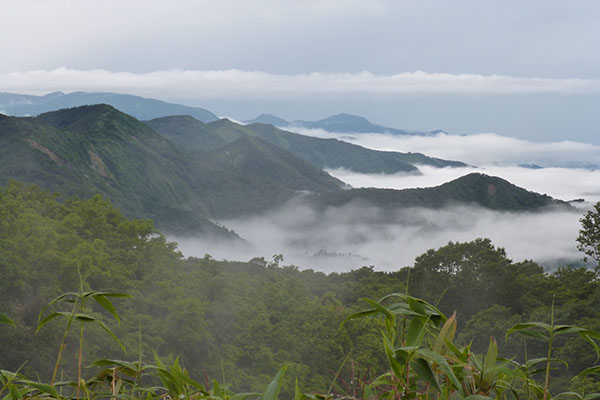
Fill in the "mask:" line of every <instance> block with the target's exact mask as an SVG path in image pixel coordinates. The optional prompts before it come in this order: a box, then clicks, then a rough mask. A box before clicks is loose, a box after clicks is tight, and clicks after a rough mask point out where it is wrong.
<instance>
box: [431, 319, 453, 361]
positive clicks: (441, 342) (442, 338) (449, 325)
mask: <svg viewBox="0 0 600 400" xmlns="http://www.w3.org/2000/svg"><path fill="white" fill-rule="evenodd" d="M455 334H456V312H454V313H453V314H452V315H451V316H450V318H448V319H447V320H446V322H445V323H444V325H443V326H442V329H440V333H439V334H438V336H437V338H436V339H435V343H434V345H433V351H435V352H436V353H439V354H444V353H445V350H446V349H445V348H444V347H448V346H447V343H448V342H449V343H452V342H453V341H454V335H455ZM455 354H456V353H455Z"/></svg>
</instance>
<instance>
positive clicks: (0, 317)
mask: <svg viewBox="0 0 600 400" xmlns="http://www.w3.org/2000/svg"><path fill="white" fill-rule="evenodd" d="M0 324H7V325H12V326H13V327H15V328H16V327H17V326H16V325H15V323H14V322H12V320H11V319H10V318H8V316H6V314H2V313H0Z"/></svg>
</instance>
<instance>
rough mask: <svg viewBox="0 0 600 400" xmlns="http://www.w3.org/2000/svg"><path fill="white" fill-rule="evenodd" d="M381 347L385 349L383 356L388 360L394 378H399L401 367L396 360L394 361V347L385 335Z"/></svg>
mask: <svg viewBox="0 0 600 400" xmlns="http://www.w3.org/2000/svg"><path fill="white" fill-rule="evenodd" d="M383 347H384V349H385V355H386V357H387V359H388V362H389V363H390V367H391V368H392V372H393V373H394V375H395V376H396V377H401V376H402V366H401V365H400V363H399V362H398V360H396V352H395V350H394V345H393V344H392V342H391V341H390V339H388V337H387V336H386V335H383Z"/></svg>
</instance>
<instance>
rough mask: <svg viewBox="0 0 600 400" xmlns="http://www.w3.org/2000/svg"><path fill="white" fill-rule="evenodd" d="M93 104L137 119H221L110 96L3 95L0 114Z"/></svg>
mask: <svg viewBox="0 0 600 400" xmlns="http://www.w3.org/2000/svg"><path fill="white" fill-rule="evenodd" d="M92 104H109V105H111V106H113V107H115V108H116V109H118V110H120V111H122V112H124V113H127V114H129V115H132V116H134V117H136V118H137V119H141V120H144V119H152V118H158V117H163V116H165V115H179V114H186V115H191V116H193V117H194V118H196V119H198V120H200V121H205V122H209V121H214V120H216V119H217V116H216V115H215V114H213V113H212V112H210V111H208V110H205V109H203V108H199V107H188V106H184V105H181V104H174V103H167V102H165V101H161V100H156V99H149V98H145V97H140V96H133V95H129V94H120V93H107V92H72V93H63V92H53V93H48V94H47V95H45V96H32V95H23V94H14V93H2V92H0V112H5V113H7V114H9V115H15V116H26V115H38V114H41V113H45V112H49V111H57V110H59V109H61V108H71V107H77V106H84V105H92Z"/></svg>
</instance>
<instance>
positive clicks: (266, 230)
mask: <svg viewBox="0 0 600 400" xmlns="http://www.w3.org/2000/svg"><path fill="white" fill-rule="evenodd" d="M580 216H581V214H580V213H578V212H568V211H547V212H543V213H510V212H495V211H490V210H485V209H481V208H476V207H468V206H457V207H451V208H447V209H441V210H432V209H422V208H413V209H407V210H402V211H397V212H393V213H390V212H383V211H381V210H379V209H377V208H373V207H368V206H365V205H357V204H354V205H348V206H344V207H341V208H330V209H328V210H326V211H325V212H323V213H320V212H316V211H314V210H312V209H311V208H309V207H307V206H304V205H302V204H301V203H293V202H292V203H290V204H288V206H287V207H284V208H282V209H280V210H277V211H275V212H271V213H267V214H264V215H259V216H253V217H250V218H245V219H236V220H229V221H223V223H224V224H225V225H226V226H228V227H229V228H232V229H234V230H235V231H236V232H238V233H239V234H240V235H241V236H242V237H243V238H244V239H246V240H247V241H248V242H249V244H247V245H245V244H239V243H238V244H235V243H230V242H220V243H216V242H214V241H212V240H211V239H209V238H181V237H179V238H174V239H175V240H176V241H177V242H178V243H179V245H180V249H181V250H182V251H183V253H184V254H185V255H188V256H190V255H193V256H198V257H202V256H204V254H210V255H212V256H213V257H215V258H226V259H233V260H237V259H240V260H249V259H251V258H252V257H256V256H262V257H265V258H266V259H270V257H271V256H272V255H274V254H280V253H281V254H283V255H284V258H285V263H286V265H287V264H294V265H298V266H299V267H300V268H303V269H305V268H312V269H316V270H322V271H327V272H330V271H348V270H350V269H355V268H359V267H361V266H364V265H373V266H375V268H376V269H379V270H397V269H398V268H400V267H403V266H407V265H412V263H413V261H414V259H415V257H416V256H418V255H420V254H422V253H424V252H425V251H427V250H428V249H430V248H437V247H439V246H443V245H445V244H447V243H448V242H449V241H470V240H474V239H476V238H478V237H487V238H490V239H491V240H492V242H493V243H494V244H495V245H496V246H502V247H505V248H506V250H507V253H508V255H509V257H512V258H513V259H514V260H515V261H520V260H523V259H534V260H536V261H538V262H540V263H543V264H544V265H545V266H546V267H547V268H554V267H556V266H557V265H560V263H561V262H573V261H576V260H578V259H579V258H580V255H579V254H578V251H577V249H576V243H575V237H576V236H577V232H578V230H579V218H580Z"/></svg>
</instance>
